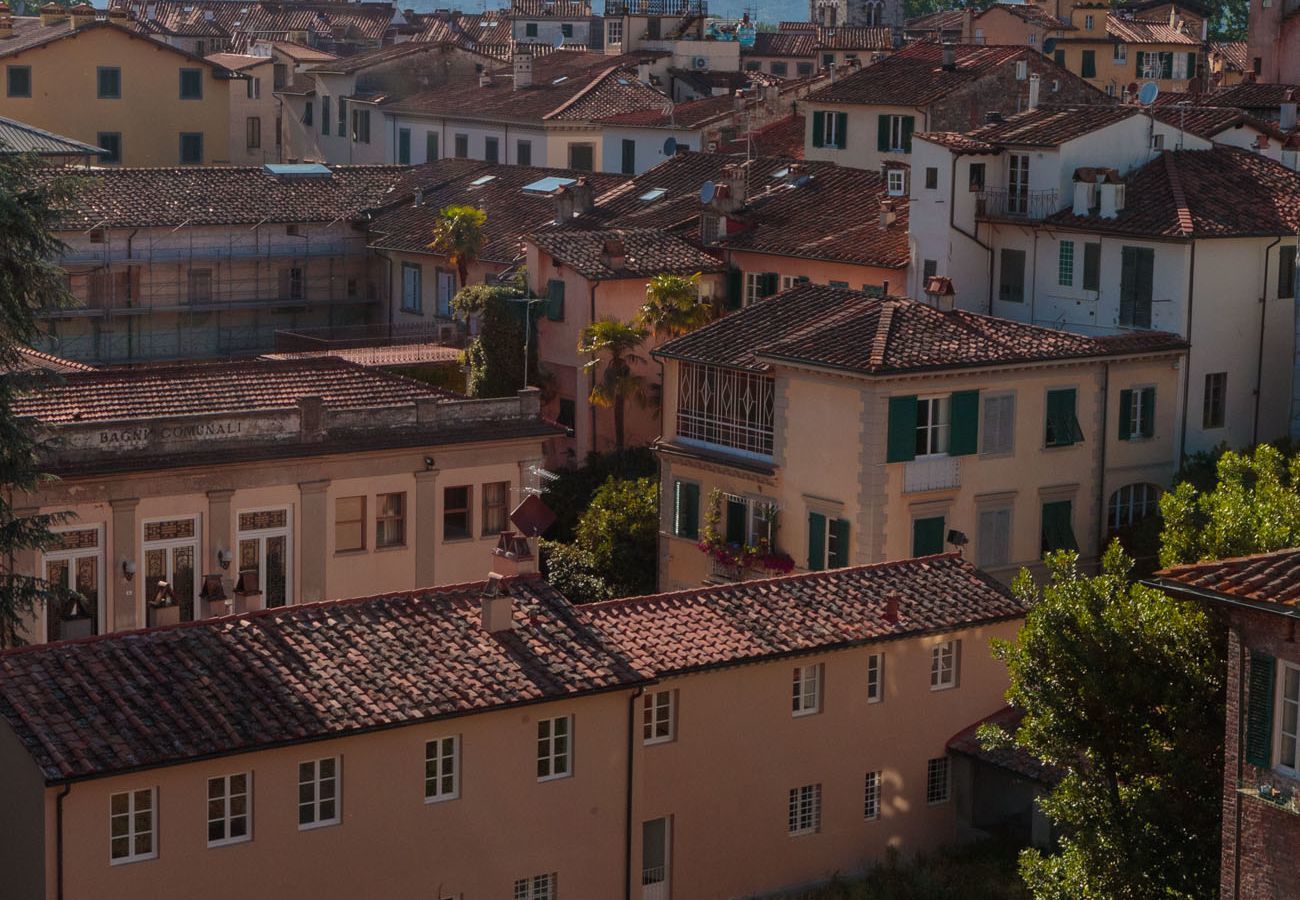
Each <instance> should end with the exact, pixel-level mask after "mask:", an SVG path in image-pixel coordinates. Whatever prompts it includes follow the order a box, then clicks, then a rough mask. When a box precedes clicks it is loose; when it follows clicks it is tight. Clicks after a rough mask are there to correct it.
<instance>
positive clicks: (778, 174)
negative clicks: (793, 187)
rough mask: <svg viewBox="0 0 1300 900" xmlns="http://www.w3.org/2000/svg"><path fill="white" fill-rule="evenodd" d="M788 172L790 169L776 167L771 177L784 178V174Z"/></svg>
mask: <svg viewBox="0 0 1300 900" xmlns="http://www.w3.org/2000/svg"><path fill="white" fill-rule="evenodd" d="M789 174H790V170H789V169H777V170H776V171H775V172H773V173H772V177H773V178H784V177H785V176H787V175H789Z"/></svg>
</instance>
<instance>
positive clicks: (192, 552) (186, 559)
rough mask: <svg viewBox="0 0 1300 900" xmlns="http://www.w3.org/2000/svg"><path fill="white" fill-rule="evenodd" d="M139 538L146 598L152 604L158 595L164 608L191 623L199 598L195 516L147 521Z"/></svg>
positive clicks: (197, 526) (197, 543)
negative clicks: (174, 610) (141, 545)
mask: <svg viewBox="0 0 1300 900" xmlns="http://www.w3.org/2000/svg"><path fill="white" fill-rule="evenodd" d="M142 537H143V539H144V540H143V549H144V580H143V583H144V587H145V590H146V591H148V593H147V594H146V597H145V599H146V600H149V601H155V600H157V599H158V598H159V595H160V594H161V596H162V599H163V600H165V601H166V603H167V605H169V606H175V607H177V609H178V611H179V613H180V620H181V621H182V622H189V621H192V620H193V619H194V605H195V600H196V599H197V598H198V591H197V587H198V584H197V579H196V578H195V575H194V572H195V564H196V561H197V560H198V559H199V558H200V557H199V520H198V517H197V516H186V517H183V518H177V519H154V520H152V521H146V522H145V523H144V528H143V535H142ZM160 582H162V583H164V584H165V585H166V589H165V590H164V589H163V588H162V587H160Z"/></svg>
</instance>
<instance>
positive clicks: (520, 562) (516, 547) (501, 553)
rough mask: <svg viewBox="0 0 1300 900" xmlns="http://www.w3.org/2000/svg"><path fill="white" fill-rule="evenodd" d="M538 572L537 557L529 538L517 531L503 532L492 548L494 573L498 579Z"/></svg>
mask: <svg viewBox="0 0 1300 900" xmlns="http://www.w3.org/2000/svg"><path fill="white" fill-rule="evenodd" d="M536 571H537V557H536V556H535V555H534V554H533V548H532V545H531V544H529V542H528V538H527V537H525V536H524V535H522V534H520V533H519V532H517V531H503V532H501V534H500V535H499V536H498V537H497V545H496V546H495V547H493V548H492V572H493V574H495V575H497V576H498V577H504V578H513V577H514V576H516V575H531V574H534V573H535V572H536Z"/></svg>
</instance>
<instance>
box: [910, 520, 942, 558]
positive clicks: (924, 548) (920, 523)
mask: <svg viewBox="0 0 1300 900" xmlns="http://www.w3.org/2000/svg"><path fill="white" fill-rule="evenodd" d="M943 539H944V518H943V516H930V517H929V518H925V519H913V520H912V555H913V556H930V555H932V554H935V553H942V552H943Z"/></svg>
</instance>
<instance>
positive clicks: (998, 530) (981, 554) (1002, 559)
mask: <svg viewBox="0 0 1300 900" xmlns="http://www.w3.org/2000/svg"><path fill="white" fill-rule="evenodd" d="M977 524H978V530H977V532H976V537H975V554H976V558H977V559H978V561H979V566H980V568H982V569H990V568H998V567H1000V566H1006V565H1010V564H1011V507H1010V506H999V507H988V508H981V509H980V511H979V517H978V523H977Z"/></svg>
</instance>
